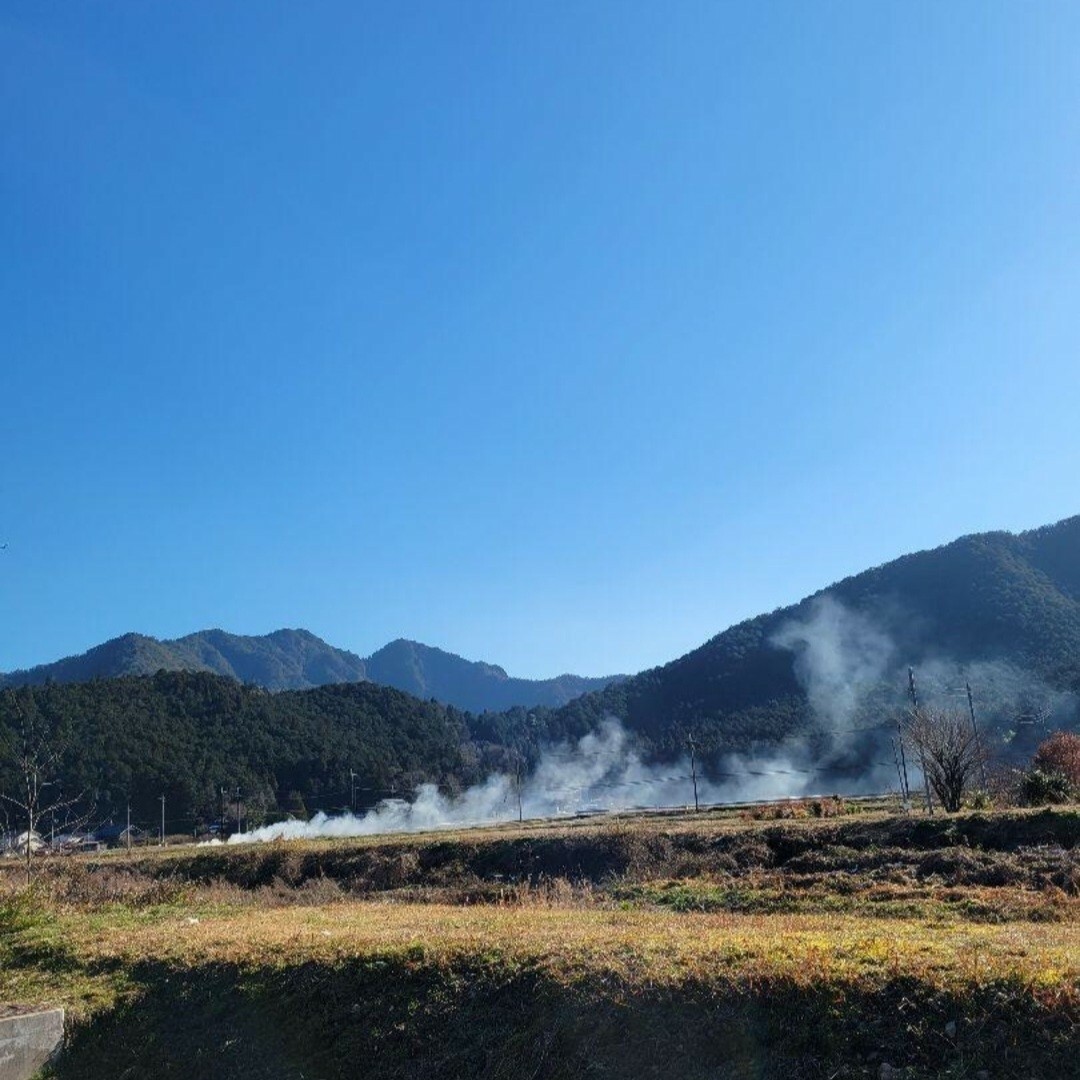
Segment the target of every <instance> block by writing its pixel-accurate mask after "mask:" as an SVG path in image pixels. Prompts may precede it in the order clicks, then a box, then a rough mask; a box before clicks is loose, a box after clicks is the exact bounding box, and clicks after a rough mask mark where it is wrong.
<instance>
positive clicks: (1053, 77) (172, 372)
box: [0, 0, 1080, 676]
mask: <svg viewBox="0 0 1080 1080" xmlns="http://www.w3.org/2000/svg"><path fill="white" fill-rule="evenodd" d="M1078 181H1080V7H1077V6H1076V5H1074V4H1067V3H1050V2H1047V3H1040V4H1037V5H1036V4H1020V3H1012V4H1006V3H985V2H980V3H973V4H964V3H950V4H940V3H936V2H934V3H925V4H920V3H914V2H904V3H891V4H887V3H875V4H868V3H864V2H862V0H858V2H851V3H843V4H835V3H815V4H805V3H801V2H800V3H784V4H778V3H758V2H755V3H749V2H748V3H744V4H725V3H719V2H716V3H702V4H698V3H674V4H660V3H655V4H644V3H632V2H628V0H620V2H618V3H575V4H563V3H543V4H525V3H519V2H499V3H491V4H480V3H464V4H459V3H419V4H412V5H396V4H389V3H380V4H361V3H354V2H348V3H344V2H343V3H311V4H307V3H305V4H297V3H291V4H285V3H281V4H275V3H260V4H228V5H227V4H220V3H209V2H207V3H198V2H188V3H184V4H175V3H163V2H147V0H140V2H138V3H134V2H128V3H124V4H120V3H111V2H101V0H98V2H94V3H89V2H85V3H66V4H42V3H40V2H39V0H32V2H30V0H27V2H19V0H16V2H13V3H8V4H6V5H5V6H4V9H3V11H2V12H0V244H2V248H0V251H2V254H3V258H2V260H0V391H2V393H3V404H4V408H3V413H2V420H0V433H2V435H3V448H4V455H3V468H2V470H0V542H2V541H7V543H8V545H9V547H8V549H7V550H6V551H4V552H0V598H2V599H0V609H2V616H3V617H2V619H0V670H4V669H11V668H14V667H18V666H24V665H29V664H32V663H36V662H41V661H45V660H48V659H52V658H55V657H58V656H60V655H63V654H66V653H70V652H74V651H81V650H82V649H85V648H87V647H88V646H90V645H92V644H95V643H97V642H99V641H101V640H104V639H105V638H108V637H111V636H115V635H117V634H120V633H123V632H125V631H127V630H139V631H142V632H145V633H150V634H154V635H156V636H174V635H179V634H183V633H186V632H190V631H192V630H196V629H202V628H206V627H211V626H221V627H224V628H226V629H230V630H233V631H236V632H240V633H264V632H267V631H269V630H272V629H274V628H277V627H280V626H304V627H307V628H309V629H311V630H313V631H314V632H316V633H318V634H320V635H321V636H323V637H325V638H327V639H328V640H329V641H331V642H333V643H334V644H337V645H340V646H344V647H347V648H351V649H354V650H355V651H357V652H360V653H366V652H368V651H370V650H372V649H374V648H376V647H378V646H379V645H381V644H383V643H384V642H385V641H387V640H390V639H391V638H394V637H397V636H405V637H411V638H415V639H418V640H422V641H425V642H428V643H430V644H434V645H439V646H442V647H444V648H448V649H451V650H452V651H455V652H459V653H462V654H464V655H467V656H470V657H473V658H482V659H487V660H490V661H494V662H498V663H502V664H503V665H504V666H506V667H507V668H508V669H509V670H511V671H512V672H513V673H515V674H522V675H533V676H542V675H552V674H555V673H557V672H561V671H566V670H572V671H577V672H582V673H587V674H599V673H602V672H609V671H634V670H638V669H641V668H644V667H647V666H651V665H653V664H656V663H660V662H664V661H666V660H668V659H671V658H673V657H675V656H677V655H679V654H681V653H683V652H685V651H686V650H688V649H690V648H692V647H693V646H695V645H697V644H699V643H701V642H702V641H703V640H705V639H706V638H708V637H710V636H711V635H712V634H714V633H716V632H718V631H719V630H721V629H723V628H724V627H726V626H727V625H729V624H731V623H732V622H734V621H737V620H739V619H741V618H743V617H746V616H750V615H753V614H756V613H758V612H760V611H762V610H767V609H771V608H773V607H776V606H778V605H781V604H784V603H788V602H791V601H794V600H797V599H798V598H800V597H801V596H803V595H805V594H807V593H809V592H811V591H813V590H815V589H816V588H818V587H820V586H823V585H825V584H827V583H829V582H830V581H833V580H835V579H837V578H839V577H842V576H844V575H846V574H848V573H852V572H856V571H858V570H861V569H863V568H864V567H866V566H868V565H872V564H877V563H880V562H883V561H885V560H887V559H889V558H892V557H894V556H897V555H900V554H902V553H905V552H907V551H909V550H913V549H917V548H922V547H927V546H933V545H935V544H938V543H941V542H944V541H947V540H950V539H953V538H954V537H956V536H958V535H960V534H963V533H966V532H973V531H980V530H984V529H991V528H1009V529H1018V528H1025V527H1030V526H1035V525H1039V524H1044V523H1047V522H1050V521H1053V520H1057V519H1059V518H1062V517H1066V516H1069V515H1071V514H1074V513H1077V512H1080V492H1078V484H1077V478H1078V476H1080V438H1078V418H1080V408H1078V405H1080V348H1078V347H1080V301H1078V297H1080V182H1078Z"/></svg>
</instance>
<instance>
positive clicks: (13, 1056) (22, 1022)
mask: <svg viewBox="0 0 1080 1080" xmlns="http://www.w3.org/2000/svg"><path fill="white" fill-rule="evenodd" d="M63 1044H64V1010H63V1009H27V1008H20V1007H18V1006H11V1005H0V1080H30V1077H32V1076H33V1075H34V1073H36V1072H37V1071H38V1069H40V1068H41V1067H42V1066H43V1065H44V1064H46V1062H48V1061H50V1060H51V1059H52V1058H53V1057H54V1056H55V1055H56V1053H57V1052H58V1051H59V1050H60V1047H61V1046H63Z"/></svg>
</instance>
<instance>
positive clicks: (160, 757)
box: [0, 671, 503, 832]
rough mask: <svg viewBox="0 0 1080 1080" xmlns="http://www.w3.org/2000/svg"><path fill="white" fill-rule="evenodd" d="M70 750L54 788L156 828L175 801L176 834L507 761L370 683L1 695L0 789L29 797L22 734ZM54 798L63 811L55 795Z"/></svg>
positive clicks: (212, 679)
mask: <svg viewBox="0 0 1080 1080" xmlns="http://www.w3.org/2000/svg"><path fill="white" fill-rule="evenodd" d="M27 721H30V722H32V723H33V724H35V725H37V726H41V727H43V728H44V729H45V730H46V731H48V732H49V735H50V743H51V744H52V745H53V746H55V747H58V748H59V749H60V760H59V763H58V765H57V766H56V767H55V768H50V769H47V770H46V772H48V773H49V774H51V775H49V777H48V778H49V779H59V780H62V781H63V784H64V795H65V796H73V795H77V794H79V793H83V794H84V796H85V797H84V799H83V803H84V804H85V805H86V806H87V807H91V806H92V807H93V812H94V815H95V817H97V818H99V819H100V818H105V817H109V816H112V817H114V818H115V819H116V820H122V818H123V815H124V813H125V808H126V805H127V802H128V800H129V799H130V800H131V804H132V812H133V814H134V815H135V819H136V820H137V821H140V822H144V823H150V824H151V825H152V824H153V823H155V822H156V821H157V816H158V815H159V813H160V803H159V802H158V799H159V796H160V795H162V794H164V795H165V797H166V817H167V819H168V822H169V827H170V829H171V830H172V831H176V832H182V831H187V830H190V829H191V828H192V827H194V826H195V825H196V824H197V822H198V821H202V822H206V821H209V820H211V819H212V818H214V817H216V816H219V814H220V804H221V795H220V792H221V789H222V787H224V788H225V789H226V790H227V792H228V793H229V795H228V798H229V800H230V802H231V801H233V800H234V797H235V791H236V789H237V787H239V788H240V789H241V792H242V799H243V803H244V808H245V816H248V815H250V816H251V817H252V818H257V817H258V816H260V815H262V814H264V813H272V812H274V811H281V812H284V811H286V810H293V811H295V812H301V813H302V812H304V811H305V810H307V811H314V810H316V809H322V810H335V809H343V808H347V807H348V806H349V804H350V801H351V796H352V787H353V783H352V778H351V777H350V771H353V772H355V773H356V777H355V786H356V802H357V805H358V807H363V806H371V805H373V804H374V803H375V802H377V801H378V800H379V799H380V798H383V797H387V796H390V795H392V794H394V793H396V794H399V795H400V794H409V793H411V792H412V790H413V789H414V788H415V787H416V785H417V784H419V783H422V782H424V781H432V782H435V783H438V784H440V785H441V786H443V787H446V788H450V789H453V788H454V787H456V786H458V785H461V784H469V783H473V782H475V781H476V780H478V779H479V778H480V777H481V776H482V775H484V774H485V773H486V772H488V771H489V770H490V769H491V768H493V767H496V766H498V765H500V764H503V761H502V758H501V757H500V755H499V754H498V753H497V752H493V751H492V749H491V748H485V747H480V746H476V745H473V744H471V743H470V742H469V733H468V728H467V724H466V717H465V716H464V715H463V714H462V713H461V712H459V711H458V710H456V709H454V708H452V707H446V706H443V705H439V704H436V703H435V702H430V701H428V702H424V701H419V700H417V699H416V698H413V697H410V696H409V695H407V694H403V693H401V692H400V691H397V690H393V689H390V688H387V687H382V686H376V685H374V684H372V683H353V684H348V685H338V686H326V687H320V688H317V689H314V690H305V691H282V692H280V693H276V694H274V693H270V692H268V691H266V690H263V689H261V688H257V687H250V686H242V685H241V684H239V683H237V682H236V681H234V680H232V679H227V678H223V677H221V676H217V675H210V674H206V673H190V672H166V671H162V672H160V673H158V674H156V675H153V676H138V677H134V676H129V677H125V678H121V679H109V680H94V681H91V682H87V683H75V684H52V685H48V686H31V687H21V688H18V689H7V690H3V691H0V792H7V793H14V792H16V791H18V789H19V787H20V783H21V778H20V776H19V774H18V769H17V767H16V764H15V761H14V755H13V751H14V749H15V748H16V746H17V745H18V740H19V738H20V734H21V732H22V730H23V726H24V724H25V723H26V722H27ZM49 799H50V801H55V799H54V797H53V796H52V795H51V794H50V796H49Z"/></svg>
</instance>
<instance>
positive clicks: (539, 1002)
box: [0, 810, 1080, 1080]
mask: <svg viewBox="0 0 1080 1080" xmlns="http://www.w3.org/2000/svg"><path fill="white" fill-rule="evenodd" d="M1078 841H1080V813H1077V812H1076V811H1075V810H1060V811H1056V812H1036V813H1007V814H971V815H961V816H957V817H955V818H951V819H945V818H940V817H939V818H935V819H933V820H927V819H904V818H900V817H895V816H889V815H883V814H863V815H858V816H828V817H822V818H820V819H813V818H808V819H805V820H776V821H769V820H764V821H755V820H742V819H739V818H733V817H731V816H730V815H728V816H722V815H715V816H709V815H703V816H683V817H677V816H676V817H665V818H661V819H642V820H627V821H617V822H601V823H578V824H575V825H573V826H560V827H546V828H537V827H529V826H526V827H522V828H506V829H498V830H476V831H473V832H462V833H454V834H446V833H438V834H431V835H427V836H417V837H381V838H372V839H370V840H352V841H334V842H315V841H310V842H304V843H294V844H271V845H262V846H258V847H245V848H228V849H223V848H211V849H194V848H189V849H175V850H169V849H166V850H165V851H161V852H143V853H136V854H135V855H134V856H133V857H130V858H129V857H128V856H127V855H126V854H123V853H117V854H109V855H106V856H99V857H93V858H80V859H70V860H63V861H58V862H57V863H56V864H54V865H51V866H49V865H44V864H43V865H42V867H41V872H40V874H39V878H38V881H37V882H36V884H35V886H34V888H33V889H32V890H31V891H30V892H29V893H27V892H26V891H25V890H24V889H23V888H22V887H21V886H20V885H19V883H18V881H19V878H18V870H17V868H16V867H8V868H4V869H2V870H0V929H2V931H3V934H2V937H0V963H2V968H0V1001H3V1000H7V1001H23V1002H59V1003H62V1004H64V1005H65V1006H66V1007H67V1008H68V1009H69V1010H70V1029H71V1030H70V1039H69V1046H68V1050H67V1053H66V1055H65V1057H64V1059H63V1060H62V1061H61V1062H60V1063H59V1064H58V1065H57V1066H56V1068H55V1070H54V1073H53V1075H54V1076H55V1077H84V1078H94V1077H151V1076H152V1077H159V1076H160V1077H172V1076H176V1077H181V1076H184V1077H199V1076H206V1077H223V1078H232V1077H237V1078H240V1077H272V1078H292V1080H300V1078H306V1080H311V1078H328V1080H329V1078H337V1077H352V1076H366V1077H395V1078H396V1077H402V1078H404V1077H413V1076H416V1077H419V1076H425V1077H426V1076H435V1077H448V1078H449V1077H473V1076H478V1077H507V1078H509V1077H537V1078H541V1077H551V1078H562V1077H566V1078H570V1077H637V1076H641V1077H649V1076H656V1077H690V1078H698V1077H700V1078H705V1077H709V1078H720V1077H736V1078H743V1077H745V1078H762V1080H765V1078H771V1077H777V1078H779V1077H783V1078H785V1080H798V1078H802V1077H805V1078H826V1077H833V1078H854V1077H881V1076H883V1075H884V1076H890V1075H891V1076H893V1077H909V1078H915V1077H942V1078H944V1077H949V1078H955V1080H959V1078H963V1077H970V1078H973V1080H974V1078H978V1077H980V1076H981V1075H983V1074H985V1076H988V1077H991V1078H1005V1077H1015V1078H1017V1080H1043V1078H1045V1080H1052V1078H1057V1077H1066V1078H1067V1077H1080V1034H1078V1032H1080V920H1078V915H1080V844H1078Z"/></svg>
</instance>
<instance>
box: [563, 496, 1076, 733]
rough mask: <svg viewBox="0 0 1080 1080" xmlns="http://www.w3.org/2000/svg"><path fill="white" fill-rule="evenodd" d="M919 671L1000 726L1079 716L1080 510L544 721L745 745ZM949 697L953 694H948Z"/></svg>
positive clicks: (901, 566)
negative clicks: (602, 724) (607, 719)
mask: <svg viewBox="0 0 1080 1080" xmlns="http://www.w3.org/2000/svg"><path fill="white" fill-rule="evenodd" d="M909 664H910V665H914V666H915V667H916V669H917V671H918V672H919V673H920V674H921V675H923V676H924V679H925V682H926V690H927V693H928V694H930V693H932V694H934V695H937V697H936V698H935V700H937V702H938V703H939V704H966V700H959V699H957V698H956V696H955V695H956V693H957V691H958V690H962V688H963V683H964V681H965V680H966V679H969V678H970V679H971V680H972V682H973V683H974V690H975V694H976V699H977V700H978V701H979V704H980V707H981V708H982V709H985V710H988V711H989V712H990V713H991V715H992V718H993V719H994V720H995V721H996V722H997V723H998V726H1000V727H1005V726H1007V725H1008V724H1009V723H1010V722H1011V721H1012V720H1014V719H1015V718H1016V717H1017V715H1018V714H1020V713H1022V712H1023V711H1024V710H1025V709H1032V710H1035V711H1040V710H1041V711H1042V712H1044V713H1045V712H1046V711H1047V710H1053V709H1057V710H1058V716H1057V717H1056V720H1057V722H1059V723H1071V722H1075V718H1076V712H1075V697H1068V696H1064V695H1062V694H1060V693H1059V692H1060V691H1072V692H1073V693H1074V694H1075V693H1080V517H1074V518H1069V519H1067V520H1065V521H1061V522H1059V523H1058V524H1056V525H1050V526H1046V527H1044V528H1041V529H1036V530H1033V531H1031V532H1026V533H1021V534H1019V535H1014V534H1010V533H1005V532H996V533H984V534H979V535H973V536H966V537H963V538H961V539H959V540H956V541H954V542H953V543H950V544H947V545H945V546H943V547H940V548H936V549H934V550H932V551H923V552H919V553H917V554H913V555H907V556H904V557H903V558H900V559H897V560H895V561H893V562H890V563H886V564H885V565H883V566H879V567H876V568H874V569H871V570H867V571H865V572H863V573H861V574H857V575H855V576H854V577H850V578H847V579H846V580H844V581H841V582H839V583H837V584H835V585H832V586H830V587H829V588H827V589H824V590H822V591H821V592H819V593H817V594H815V595H814V596H811V597H808V598H806V599H805V600H803V601H801V602H800V603H798V604H795V605H793V606H791V607H787V608H782V609H780V610H777V611H774V612H771V613H770V614H767V615H760V616H758V617H757V618H754V619H750V620H747V621H746V622H743V623H740V624H738V625H737V626H733V627H731V628H730V629H728V630H725V631H724V632H723V633H721V634H718V635H717V636H716V637H714V638H712V639H711V640H710V641H707V642H706V643H705V644H704V645H702V646H700V647H699V648H697V649H695V650H693V651H692V652H690V653H688V654H686V655H685V656H683V657H680V658H679V659H677V660H674V661H672V662H671V663H669V664H665V665H664V666H662V667H658V668H654V669H652V670H650V671H645V672H643V673H641V674H640V675H636V676H634V677H632V678H631V679H629V680H626V681H625V682H622V683H620V684H618V685H615V686H610V687H607V688H605V689H604V690H602V691H600V692H598V693H592V694H586V695H584V696H583V697H580V698H578V699H577V700H575V701H573V702H571V703H569V704H568V705H566V706H565V707H564V708H563V709H561V710H559V711H558V712H557V713H555V714H553V715H552V716H550V717H546V718H545V725H546V730H547V731H548V732H549V734H551V735H553V736H561V735H566V734H571V735H572V734H579V733H581V732H583V731H585V730H588V729H590V728H592V727H594V726H595V725H596V724H597V723H598V722H599V720H600V719H602V718H603V717H604V716H617V717H619V718H621V719H623V720H624V721H626V722H627V723H628V724H629V726H630V727H632V728H633V729H635V730H636V731H637V732H639V733H640V734H641V735H642V736H643V737H644V738H645V739H646V741H647V742H648V743H650V744H652V745H653V746H654V747H656V748H658V749H659V750H661V751H664V752H670V753H674V752H676V751H678V750H680V749H681V748H682V746H683V745H684V741H685V736H686V733H687V732H689V731H695V732H697V734H698V737H699V739H700V741H701V743H702V744H703V745H704V747H705V748H706V749H713V750H747V749H749V748H751V747H754V746H759V745H760V744H762V743H775V742H778V741H781V740H783V739H785V738H788V737H791V736H793V735H796V734H799V733H802V732H805V731H807V730H808V729H812V728H813V727H814V726H815V725H816V726H818V727H822V726H826V727H833V728H837V727H842V726H844V725H848V726H851V725H854V724H856V723H857V722H859V721H865V719H866V714H867V713H868V712H875V710H876V715H878V716H880V715H881V713H882V709H883V708H886V707H892V706H895V705H896V704H898V703H899V702H902V701H903V694H904V692H905V690H906V671H907V666H908V665H909ZM946 694H948V695H952V696H950V697H947V698H946V697H945V695H946Z"/></svg>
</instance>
